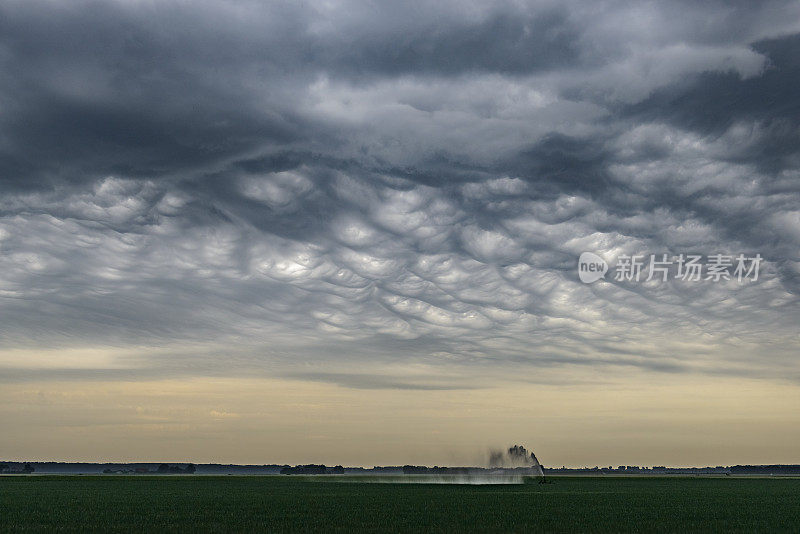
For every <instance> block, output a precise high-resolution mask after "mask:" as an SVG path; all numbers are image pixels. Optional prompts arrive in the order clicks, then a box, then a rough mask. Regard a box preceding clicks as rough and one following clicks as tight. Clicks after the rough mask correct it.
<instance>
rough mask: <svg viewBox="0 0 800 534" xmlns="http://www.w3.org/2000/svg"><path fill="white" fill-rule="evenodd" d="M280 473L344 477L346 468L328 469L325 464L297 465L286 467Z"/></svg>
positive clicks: (339, 466) (338, 466)
mask: <svg viewBox="0 0 800 534" xmlns="http://www.w3.org/2000/svg"><path fill="white" fill-rule="evenodd" d="M280 473H281V474H282V475H343V474H344V467H342V466H341V465H337V466H335V467H327V466H325V465H323V464H308V465H296V466H294V467H289V466H287V467H284V468H282V469H281V471H280Z"/></svg>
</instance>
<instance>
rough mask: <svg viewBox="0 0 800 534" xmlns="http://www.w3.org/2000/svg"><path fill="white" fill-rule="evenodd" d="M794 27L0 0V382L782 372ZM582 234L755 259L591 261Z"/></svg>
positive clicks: (616, 249) (350, 6)
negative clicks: (656, 263)
mask: <svg viewBox="0 0 800 534" xmlns="http://www.w3.org/2000/svg"><path fill="white" fill-rule="evenodd" d="M798 32H800V5H798V3H796V2H767V3H750V2H738V3H737V2H733V3H731V2H704V3H697V2H679V1H672V2H649V3H648V2H630V3H628V2H603V3H598V2H588V1H587V2H567V3H565V2H527V3H521V2H494V3H486V2H475V3H468V2H430V3H417V2H409V3H402V4H397V5H394V6H381V7H378V4H372V3H360V2H319V3H314V2H311V3H289V4H285V3H277V2H276V3H262V2H193V3H182V2H166V3H155V2H140V1H129V2H121V1H120V2H95V1H92V2H89V1H76V2H38V1H37V2H29V1H9V2H4V3H3V4H2V6H0V68H1V69H2V72H3V76H2V77H0V177H1V178H2V193H1V194H0V306H1V307H2V308H1V309H2V321H0V344H1V348H2V349H3V351H2V354H3V356H2V360H0V365H2V366H3V370H2V372H1V373H0V380H2V381H5V382H20V381H30V380H39V379H50V378H54V379H55V378H58V379H72V378H76V379H77V378H80V379H92V380H94V379H124V380H136V379H146V378H148V377H164V376H170V377H191V376H222V375H226V376H245V375H246V376H280V377H284V378H300V379H310V380H314V381H323V382H333V383H337V384H340V385H344V386H348V387H354V388H400V389H409V388H411V389H423V390H424V389H457V388H477V387H483V386H486V385H487V384H489V383H492V384H497V383H499V382H503V381H510V380H520V381H531V382H546V383H558V382H570V381H577V380H579V378H577V377H578V376H580V377H581V378H580V379H583V378H584V377H585V376H586V373H584V372H582V371H581V372H580V373H578V374H574V373H573V370H575V369H584V370H585V369H592V370H597V371H598V372H605V371H609V372H611V373H616V372H620V371H625V370H626V369H628V370H631V369H636V368H639V369H638V370H645V371H651V372H653V371H655V372H665V373H691V374H703V375H708V374H711V375H731V374H735V375H742V376H755V377H761V378H765V379H789V380H792V381H797V380H800V364H799V363H798V361H797V353H798V348H800V333H799V332H798V317H799V316H800V305H798V295H800V92H798V91H797V87H798V84H799V83H800V33H798ZM584 251H592V252H596V253H598V254H601V255H603V256H604V257H606V258H607V259H609V260H613V259H614V258H618V257H619V256H620V255H624V254H651V253H655V254H662V253H665V254H669V255H678V254H681V253H684V254H688V253H693V254H703V255H711V254H716V253H723V254H733V255H736V254H739V253H745V254H747V255H755V254H756V253H759V254H761V256H763V258H764V263H762V265H761V272H760V275H759V278H758V280H755V281H754V280H749V281H745V282H743V283H739V282H737V281H735V280H731V281H729V282H711V281H701V282H694V283H693V282H686V281H682V280H669V281H667V282H657V281H651V282H644V281H642V282H638V283H636V282H620V281H616V280H614V278H613V277H612V276H607V277H606V280H605V281H600V282H597V283H595V284H591V285H587V284H583V283H581V282H580V281H579V279H578V276H577V269H576V267H577V258H578V255H579V254H580V253H581V252H584ZM87 348H95V349H96V350H99V351H100V353H98V354H100V355H99V356H97V357H94V356H93V355H92V354H94V353H92V352H91V351H89V352H86V351H84V352H82V353H81V354H84V356H81V357H76V358H74V359H70V357H69V355H70V354H72V353H71V352H70V350H78V351H81V350H84V349H87ZM106 349H108V350H109V351H111V352H113V354H112V355H111V356H108V355H104V354H105V353H103V352H102V351H103V350H106ZM111 352H110V353H109V354H111ZM46 354H51V355H52V356H47V357H46V356H43V355H46ZM59 354H61V355H62V356H61V357H59V356H58V355H59ZM59 358H61V359H59ZM638 370H637V371H638Z"/></svg>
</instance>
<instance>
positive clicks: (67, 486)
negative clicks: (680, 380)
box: [0, 476, 800, 532]
mask: <svg viewBox="0 0 800 534" xmlns="http://www.w3.org/2000/svg"><path fill="white" fill-rule="evenodd" d="M0 530H2V531H37V530H38V531H41V530H48V531H50V530H61V531H98V530H101V531H145V530H146V531H172V532H210V531H239V532H244V531H269V532H287V531H340V532H350V531H374V532H409V531H420V530H423V531H426V532H465V531H480V532H486V531H495V532H528V531H547V532H564V531H581V532H586V531H593V532H597V531H607V532H620V531H627V532H631V531H640V532H675V531H691V532H696V531H725V532H730V531H740V532H741V531H748V532H754V531H758V532H776V531H793V532H798V531H800V479H789V478H783V479H781V478H700V477H697V478H677V477H664V478H658V477H620V478H613V477H608V478H605V477H560V478H555V479H553V483H552V484H547V485H539V484H519V485H488V486H480V485H474V486H469V485H442V484H393V483H366V482H363V479H358V478H343V477H289V476H283V477H278V476H275V477H270V476H247V477H236V476H220V477H217V476H164V477H157V476H5V477H0Z"/></svg>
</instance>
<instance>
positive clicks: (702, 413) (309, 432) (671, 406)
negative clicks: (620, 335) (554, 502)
mask: <svg viewBox="0 0 800 534" xmlns="http://www.w3.org/2000/svg"><path fill="white" fill-rule="evenodd" d="M572 373H573V377H574V371H572ZM584 374H585V377H584V378H586V379H587V381H586V382H584V383H583V384H580V385H541V384H521V383H515V382H511V381H509V382H507V383H505V384H503V385H500V386H497V387H486V388H480V389H471V390H404V389H353V388H347V387H342V386H339V385H335V384H329V383H320V382H310V381H301V380H287V379H267V378H252V379H247V378H225V379H214V378H202V379H201V378H192V379H188V378H187V379H165V380H143V381H115V380H111V381H98V380H91V381H87V380H74V381H63V380H60V381H59V380H55V381H51V380H46V381H24V382H20V383H11V384H9V383H6V384H3V385H2V387H0V426H2V428H3V432H2V433H0V457H2V458H3V459H11V460H65V461H69V460H74V461H172V462H181V461H193V462H198V463H205V462H220V463H252V464H263V463H290V464H295V463H306V462H322V463H326V464H345V465H364V466H371V465H375V464H380V465H396V464H404V463H415V464H428V465H434V464H439V465H464V464H469V465H475V464H480V463H481V462H483V461H484V460H485V457H486V453H487V451H488V449H489V448H490V447H503V446H507V445H510V444H513V443H522V444H525V445H526V446H528V447H531V448H533V449H534V450H535V451H536V453H537V455H538V456H539V458H540V460H541V461H542V462H543V463H544V464H545V465H550V466H561V465H567V466H583V465H586V466H595V465H614V466H616V465H619V464H627V465H632V464H637V465H723V464H725V465H727V464H737V463H779V462H797V461H798V458H797V443H798V442H800V410H798V409H797V407H798V406H800V387H798V385H796V384H791V383H781V382H778V381H774V380H772V381H767V380H753V379H744V378H731V377H727V378H726V377H708V376H683V375H682V376H675V375H669V374H663V373H661V374H659V373H652V372H650V373H646V372H643V371H638V370H636V371H628V372H617V373H616V375H617V376H614V373H606V374H602V373H598V372H597V371H588V370H587V371H586V372H585V373H584Z"/></svg>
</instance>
